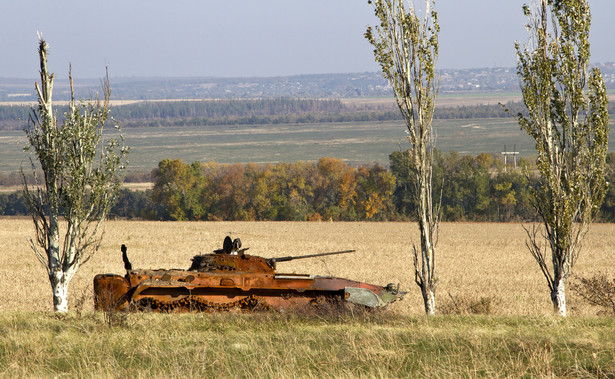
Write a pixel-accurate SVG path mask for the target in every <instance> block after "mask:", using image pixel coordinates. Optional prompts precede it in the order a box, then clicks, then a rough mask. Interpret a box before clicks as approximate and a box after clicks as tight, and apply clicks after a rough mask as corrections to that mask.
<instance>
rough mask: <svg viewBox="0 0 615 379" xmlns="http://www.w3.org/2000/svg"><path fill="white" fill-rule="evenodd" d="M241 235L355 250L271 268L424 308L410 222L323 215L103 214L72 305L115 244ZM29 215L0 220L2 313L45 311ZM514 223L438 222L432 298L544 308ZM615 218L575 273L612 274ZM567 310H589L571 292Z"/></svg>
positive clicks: (114, 254) (112, 264)
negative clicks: (306, 219) (287, 218)
mask: <svg viewBox="0 0 615 379" xmlns="http://www.w3.org/2000/svg"><path fill="white" fill-rule="evenodd" d="M227 234H230V235H231V236H232V237H233V238H236V237H239V238H241V240H242V242H243V244H244V246H246V247H250V250H249V251H248V253H250V254H253V255H262V256H286V255H301V254H310V253H320V252H328V251H338V250H345V249H355V250H357V252H356V253H354V254H352V255H340V256H330V257H325V258H314V259H306V260H299V261H294V262H287V263H280V264H279V265H278V271H282V272H297V273H312V274H318V275H333V276H339V277H346V278H350V279H354V280H360V281H367V282H371V283H374V284H380V285H385V284H387V283H389V282H393V283H400V284H401V288H402V289H403V290H406V291H409V293H408V295H406V297H405V299H404V300H403V301H401V302H398V303H395V304H393V305H391V306H390V307H389V312H391V313H393V314H400V315H421V314H422V313H423V308H422V307H423V305H422V300H421V297H420V292H419V290H418V287H417V286H416V285H415V284H414V281H413V280H414V278H413V275H412V272H413V271H412V270H413V267H412V258H411V256H410V251H411V241H412V240H414V241H418V233H417V227H416V225H415V224H412V223H360V222H353V223H327V222H312V223H303V222H138V221H109V222H108V223H107V224H106V234H105V238H104V241H103V244H102V247H101V250H100V251H99V252H98V254H97V255H96V256H95V257H94V258H92V260H90V261H89V262H88V263H87V264H86V265H85V266H83V267H82V268H81V269H80V271H79V272H78V274H77V276H76V277H75V278H74V279H73V281H72V282H71V287H70V306H71V307H72V308H73V309H74V308H75V307H77V306H79V305H78V303H79V301H84V302H83V304H84V305H81V306H80V307H81V309H82V310H85V311H88V310H91V309H92V279H93V277H94V275H95V274H97V273H122V271H123V264H122V259H121V253H120V245H121V244H122V243H125V244H126V245H127V246H128V253H129V257H130V259H131V261H132V263H133V267H137V268H187V267H188V266H189V265H190V259H191V257H192V256H193V255H195V254H200V253H208V252H210V251H211V250H213V249H214V248H218V247H221V244H222V240H223V238H224V236H225V235H227ZM32 235H33V227H32V224H31V221H30V220H29V219H25V218H24V219H0V251H2V255H1V256H0V299H1V300H0V311H36V312H38V311H43V312H44V311H50V310H51V309H52V306H51V291H50V288H49V283H48V280H47V277H46V273H45V271H44V269H43V267H42V266H41V265H40V263H39V262H38V261H37V260H36V258H35V256H34V254H33V253H32V251H31V250H30V248H29V246H28V239H29V238H30V237H31V236H32ZM524 241H525V239H524V231H523V229H522V226H521V225H520V224H512V223H511V224H492V223H485V224H480V223H445V224H443V225H442V228H441V233H440V241H439V244H438V255H437V260H438V262H437V264H438V275H439V282H438V288H437V293H436V296H437V303H438V305H445V304H446V303H450V296H449V294H450V295H451V296H453V297H460V296H465V297H467V298H470V299H476V300H478V299H480V298H481V297H485V298H488V299H490V301H491V304H492V309H491V311H492V313H493V314H496V315H504V316H507V315H532V316H534V315H550V314H551V310H552V308H551V304H550V300H549V294H548V290H547V286H546V282H545V280H544V278H543V277H542V274H541V273H540V272H539V270H538V266H537V265H536V264H535V262H534V261H533V260H532V258H531V257H530V255H529V253H528V252H527V250H526V248H525V242H524ZM612 246H615V225H612V224H594V225H593V226H592V228H591V231H590V233H589V235H588V236H587V239H586V242H585V247H584V250H583V252H582V255H581V257H580V259H579V261H578V264H577V266H576V268H575V273H576V274H577V275H581V276H592V275H593V274H595V273H598V272H603V273H605V274H607V275H609V276H610V277H612V276H613V275H614V271H615V270H614V268H613V259H614V257H613V255H612ZM569 294H570V297H569V299H568V303H569V312H570V314H571V315H593V314H595V313H596V309H593V308H591V307H589V306H588V305H586V304H585V303H583V302H582V301H581V300H580V299H578V298H576V297H575V296H573V294H572V293H570V292H569Z"/></svg>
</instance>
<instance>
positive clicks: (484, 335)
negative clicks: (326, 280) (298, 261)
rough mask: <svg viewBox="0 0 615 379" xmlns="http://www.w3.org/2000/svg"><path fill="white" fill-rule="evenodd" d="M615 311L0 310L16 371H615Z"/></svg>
mask: <svg viewBox="0 0 615 379" xmlns="http://www.w3.org/2000/svg"><path fill="white" fill-rule="evenodd" d="M614 345H615V320H614V319H612V318H597V317H595V318H568V319H559V318H551V317H488V316H436V317H431V318H428V317H422V316H411V317H406V316H396V315H388V314H376V315H371V314H370V315H349V314H345V315H326V316H321V317H317V316H309V317H308V316H301V315H292V314H291V315H289V314H248V315H245V314H243V315H242V314H176V315H173V314H171V315H164V314H163V315H161V314H130V315H128V317H127V319H126V320H125V321H124V323H123V325H122V326H114V327H111V328H110V327H108V326H107V325H106V324H105V322H104V320H103V315H102V314H100V313H99V314H85V315H82V316H76V315H74V314H73V315H70V316H68V317H66V318H64V319H58V318H56V317H55V316H53V315H49V314H40V313H11V312H8V313H2V314H0V375H1V376H5V377H31V376H36V377H55V376H70V377H74V376H78V377H92V376H102V377H111V376H114V377H115V376H117V375H121V376H124V377H145V376H155V377H162V376H171V377H214V376H215V377H348V378H350V377H353V378H354V377H425V376H430V377H455V378H457V377H475V376H486V377H503V376H508V377H524V376H525V377H542V376H558V377H579V376H591V377H594V376H598V377H600V376H603V377H604V376H612V375H615V346H614Z"/></svg>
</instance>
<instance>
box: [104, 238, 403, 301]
mask: <svg viewBox="0 0 615 379" xmlns="http://www.w3.org/2000/svg"><path fill="white" fill-rule="evenodd" d="M246 250H247V249H246V248H244V249H241V241H239V239H235V241H231V239H230V237H226V239H225V241H224V246H223V248H222V249H218V250H214V253H213V254H204V255H196V256H195V257H194V258H192V265H191V266H190V268H188V270H176V269H174V270H134V269H132V265H131V264H130V262H129V261H128V256H127V254H126V247H125V246H124V245H122V254H123V259H124V266H125V268H126V275H124V276H121V275H115V274H101V275H96V277H95V278H94V294H95V297H94V298H95V307H96V309H101V310H107V309H116V310H152V311H158V312H170V311H212V310H221V311H224V310H231V309H237V310H248V311H253V310H287V309H293V308H298V307H302V306H306V305H310V304H315V303H318V302H322V301H347V302H351V303H355V304H359V305H362V306H365V307H383V306H386V305H387V304H389V303H391V302H393V301H396V300H398V299H401V298H402V297H403V295H404V293H403V292H401V291H399V290H398V288H395V287H394V286H393V285H391V284H389V285H388V286H385V287H382V286H378V285H373V284H368V283H363V282H357V281H353V280H350V279H344V278H336V277H331V276H313V275H308V274H287V273H277V272H276V263H278V262H287V261H291V260H294V259H303V258H311V257H317V256H326V255H334V254H345V253H351V252H353V250H345V251H338V252H333V253H321V254H310V255H305V256H290V257H282V258H263V257H259V256H252V255H248V254H245V251H246Z"/></svg>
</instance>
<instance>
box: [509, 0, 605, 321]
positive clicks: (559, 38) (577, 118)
mask: <svg viewBox="0 0 615 379" xmlns="http://www.w3.org/2000/svg"><path fill="white" fill-rule="evenodd" d="M523 12H524V14H525V15H526V16H527V17H528V19H529V22H528V24H527V29H528V31H529V34H530V38H529V41H528V42H527V44H526V45H525V46H524V47H522V46H521V45H520V44H519V43H516V44H515V48H516V51H517V58H518V63H517V70H518V76H519V79H520V84H521V91H522V94H523V101H524V103H525V105H526V106H527V110H528V111H527V113H526V114H521V113H520V114H519V115H518V120H519V124H520V126H521V128H522V129H524V130H525V131H526V132H527V133H528V134H529V135H530V136H531V137H532V138H533V139H534V140H535V142H536V151H537V153H538V158H537V167H538V171H539V173H540V182H539V184H538V186H537V187H536V188H535V189H534V191H533V198H534V206H535V208H536V211H537V213H538V215H539V218H540V220H541V224H540V225H538V226H536V225H535V226H533V227H532V228H526V232H527V242H526V244H527V246H528V249H529V250H530V253H531V254H532V256H533V257H534V259H535V260H536V262H538V265H539V267H540V269H541V271H542V273H543V274H544V276H545V278H546V280H547V283H548V285H549V290H550V291H551V301H552V302H553V307H554V310H555V312H557V313H558V314H559V315H561V316H566V292H565V290H566V280H567V279H568V277H569V275H570V272H571V270H572V268H573V266H574V264H575V262H576V260H577V258H578V256H579V253H580V251H581V244H582V240H583V238H584V236H585V234H586V233H587V231H588V229H589V225H590V224H591V222H592V220H593V218H594V216H595V214H596V212H597V211H598V209H599V207H600V204H601V203H602V200H603V198H604V195H605V192H606V187H607V184H606V181H605V176H604V174H605V164H606V163H605V162H606V154H607V143H608V131H609V115H608V112H607V106H608V98H607V94H606V90H605V87H604V82H603V80H602V76H601V74H600V70H598V69H597V68H595V69H593V70H591V72H589V56H590V54H589V53H590V51H589V50H590V49H589V29H590V20H591V15H590V10H589V4H588V2H587V1H586V0H539V1H538V2H537V3H535V4H534V5H533V6H531V7H530V6H528V5H525V6H524V7H523ZM549 261H550V263H549Z"/></svg>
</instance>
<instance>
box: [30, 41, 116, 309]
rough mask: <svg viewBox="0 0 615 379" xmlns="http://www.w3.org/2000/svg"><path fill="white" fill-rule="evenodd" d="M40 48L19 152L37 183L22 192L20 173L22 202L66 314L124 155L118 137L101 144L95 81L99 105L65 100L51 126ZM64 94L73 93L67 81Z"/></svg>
mask: <svg viewBox="0 0 615 379" xmlns="http://www.w3.org/2000/svg"><path fill="white" fill-rule="evenodd" d="M47 47H48V46H47V43H46V42H45V41H44V40H42V39H41V40H40V43H39V57H40V67H41V72H40V74H41V84H40V85H39V84H38V83H36V91H37V94H38V107H37V108H36V109H33V110H32V115H31V118H30V123H29V125H28V128H27V129H26V136H27V138H28V147H27V149H28V150H29V151H31V152H32V153H33V154H34V155H35V156H36V158H37V160H38V164H39V167H37V166H36V165H35V163H34V162H33V161H32V169H33V172H34V173H35V176H36V169H40V170H41V171H42V172H43V175H44V178H43V180H44V182H42V183H38V182H37V183H35V185H30V184H28V182H27V181H26V176H25V174H24V173H23V170H22V178H23V184H24V190H23V193H24V198H25V199H26V203H27V205H28V208H29V211H30V214H31V215H32V220H33V222H34V226H35V230H36V237H35V238H34V239H32V240H31V241H30V242H31V246H32V249H33V250H34V252H35V253H36V256H37V258H38V259H39V261H40V262H41V263H42V264H43V265H44V266H45V268H46V269H47V273H48V276H49V280H50V283H51V287H52V291H53V305H54V310H55V311H57V312H66V311H67V309H68V302H67V299H68V293H67V291H68V285H69V282H70V280H71V279H72V277H73V275H74V274H75V273H76V272H77V270H78V269H79V267H80V266H81V265H82V264H84V263H85V262H87V261H88V259H90V257H91V256H92V255H93V254H94V253H95V252H96V251H97V250H98V247H99V246H100V242H101V239H102V225H103V222H104V220H105V218H106V216H107V214H108V213H109V210H110V209H111V206H112V205H113V201H114V199H115V196H116V193H117V191H118V189H119V185H120V182H121V181H120V177H119V174H120V173H121V172H122V171H123V170H124V167H125V164H126V155H127V153H128V148H127V147H125V146H124V144H123V139H122V138H121V134H119V137H118V138H108V139H106V140H103V126H104V125H105V123H106V121H107V120H108V118H109V112H110V111H109V96H110V87H109V81H108V77H105V79H104V81H103V92H104V95H103V96H104V97H103V99H102V101H100V100H99V99H96V100H95V101H94V102H81V101H76V100H75V99H74V97H73V98H71V101H70V103H69V107H68V111H67V112H66V113H65V114H64V121H63V123H62V124H61V125H59V124H58V122H57V119H56V115H55V113H54V110H53V106H52V92H53V79H54V76H53V74H50V73H49V72H48V69H47ZM69 78H70V85H71V93H72V88H73V82H72V77H71V76H70V73H69Z"/></svg>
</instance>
